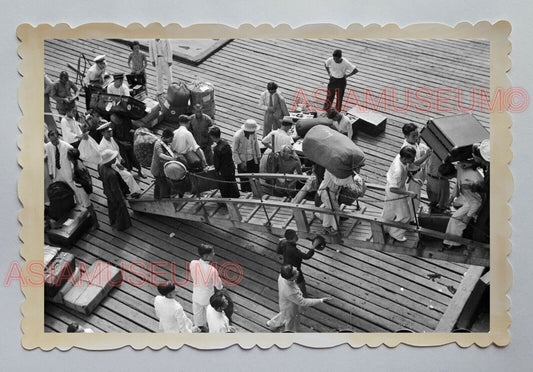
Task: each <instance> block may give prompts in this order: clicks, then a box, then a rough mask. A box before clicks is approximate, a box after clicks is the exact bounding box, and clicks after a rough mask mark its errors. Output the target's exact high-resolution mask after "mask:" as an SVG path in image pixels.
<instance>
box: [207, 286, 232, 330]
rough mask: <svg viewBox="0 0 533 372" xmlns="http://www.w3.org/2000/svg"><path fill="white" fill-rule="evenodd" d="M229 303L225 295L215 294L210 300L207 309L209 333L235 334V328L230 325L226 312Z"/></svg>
mask: <svg viewBox="0 0 533 372" xmlns="http://www.w3.org/2000/svg"><path fill="white" fill-rule="evenodd" d="M228 305H229V301H228V299H227V298H226V296H224V295H223V294H221V293H220V292H219V293H215V294H214V295H212V296H211V298H210V299H209V305H208V306H207V309H206V319H207V326H208V327H209V333H233V332H235V328H233V327H232V326H231V325H230V324H229V319H228V317H227V316H226V313H225V312H224V310H225V309H226V308H227V307H228Z"/></svg>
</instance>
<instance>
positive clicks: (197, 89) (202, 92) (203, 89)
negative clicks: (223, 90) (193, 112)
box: [187, 81, 216, 119]
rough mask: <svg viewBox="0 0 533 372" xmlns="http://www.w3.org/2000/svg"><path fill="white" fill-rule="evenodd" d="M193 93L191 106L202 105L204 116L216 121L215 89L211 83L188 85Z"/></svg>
mask: <svg viewBox="0 0 533 372" xmlns="http://www.w3.org/2000/svg"><path fill="white" fill-rule="evenodd" d="M187 88H189V90H190V93H191V106H194V105H196V104H200V105H201V106H202V111H203V113H204V114H206V115H209V117H211V119H215V112H216V107H215V87H214V86H213V84H211V83H207V82H200V81H193V82H192V83H190V84H188V85H187Z"/></svg>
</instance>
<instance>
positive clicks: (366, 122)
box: [346, 107, 387, 137]
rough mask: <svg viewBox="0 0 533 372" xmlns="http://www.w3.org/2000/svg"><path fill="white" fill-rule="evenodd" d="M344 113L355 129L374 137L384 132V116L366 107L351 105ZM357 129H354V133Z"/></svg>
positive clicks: (385, 124)
mask: <svg viewBox="0 0 533 372" xmlns="http://www.w3.org/2000/svg"><path fill="white" fill-rule="evenodd" d="M346 115H347V116H348V118H349V119H350V120H351V121H352V125H353V126H354V127H355V128H356V129H357V130H360V131H362V132H365V133H367V134H370V135H371V136H374V137H375V136H377V135H378V134H380V133H382V132H384V131H385V128H386V126H387V118H386V117H385V116H383V115H381V114H379V113H377V112H374V111H370V110H368V109H364V108H360V107H353V108H351V109H350V110H348V111H347V112H346ZM357 130H354V133H355V132H357Z"/></svg>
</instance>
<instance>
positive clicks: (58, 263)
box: [44, 252, 76, 297]
mask: <svg viewBox="0 0 533 372" xmlns="http://www.w3.org/2000/svg"><path fill="white" fill-rule="evenodd" d="M75 266H76V264H75V257H74V255H73V254H72V253H68V252H59V253H58V254H57V256H55V257H54V258H53V259H52V261H51V262H50V264H49V265H48V266H46V267H45V269H44V295H45V296H46V297H54V296H55V295H56V294H57V292H58V291H59V289H60V288H61V287H62V286H63V285H64V284H65V283H66V282H67V280H69V279H71V278H72V275H73V274H74V271H75V269H76V268H75Z"/></svg>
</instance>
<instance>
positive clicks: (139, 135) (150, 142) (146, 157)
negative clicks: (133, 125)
mask: <svg viewBox="0 0 533 372" xmlns="http://www.w3.org/2000/svg"><path fill="white" fill-rule="evenodd" d="M156 141H157V137H156V136H155V134H153V133H152V132H150V131H149V130H148V129H146V128H139V129H136V130H135V133H134V134H133V153H134V154H135V157H136V158H137V160H138V161H139V163H140V164H141V165H142V166H143V167H147V168H150V166H151V165H152V156H153V154H154V144H155V142H156Z"/></svg>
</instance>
